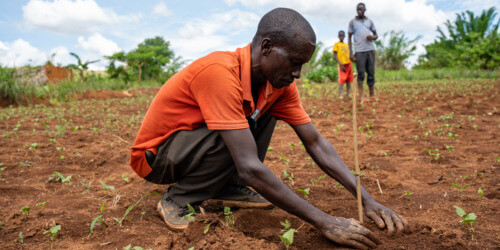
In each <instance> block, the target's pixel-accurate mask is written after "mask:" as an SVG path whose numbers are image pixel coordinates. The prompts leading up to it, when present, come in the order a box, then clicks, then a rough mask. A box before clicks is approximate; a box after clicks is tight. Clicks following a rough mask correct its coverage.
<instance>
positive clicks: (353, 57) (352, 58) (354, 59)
mask: <svg viewBox="0 0 500 250" xmlns="http://www.w3.org/2000/svg"><path fill="white" fill-rule="evenodd" d="M349 59H351V61H353V62H356V54H351V56H349Z"/></svg>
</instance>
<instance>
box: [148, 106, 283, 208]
mask: <svg viewBox="0 0 500 250" xmlns="http://www.w3.org/2000/svg"><path fill="white" fill-rule="evenodd" d="M275 125H276V119H275V118H274V117H273V116H271V115H269V114H265V115H263V116H262V117H260V118H259V119H258V121H257V128H256V129H255V130H254V131H252V133H253V136H254V138H255V143H256V144H257V149H258V157H259V159H260V160H261V161H262V162H263V161H264V158H265V156H266V153H267V148H268V147H269V143H270V142H271V136H272V134H273V132H274V127H275ZM150 165H151V168H152V169H153V171H152V172H151V173H150V174H149V175H148V176H146V177H145V178H144V179H146V180H148V181H150V182H153V183H156V184H171V183H175V184H174V185H172V186H170V188H169V190H168V195H169V196H170V198H171V199H172V200H173V201H174V202H176V203H177V204H179V205H181V206H185V205H186V204H188V203H189V204H199V203H201V202H202V201H204V200H208V199H210V198H212V197H214V196H215V195H216V194H217V193H219V192H220V191H221V190H222V188H223V187H224V185H226V184H232V185H239V186H246V185H247V183H244V181H243V180H241V179H240V178H239V176H238V172H237V171H236V167H235V165H234V161H233V159H232V157H231V155H230V153H229V150H228V149H227V147H226V145H225V143H224V141H223V139H222V137H221V136H220V134H219V132H217V131H214V130H209V129H208V128H207V127H206V126H203V127H200V128H198V129H195V130H192V131H187V130H181V131H178V132H176V133H175V134H173V135H172V136H170V137H169V138H168V139H167V140H166V141H165V142H164V143H163V144H161V145H160V146H159V147H158V153H157V154H156V157H155V158H154V161H153V162H152V164H150Z"/></svg>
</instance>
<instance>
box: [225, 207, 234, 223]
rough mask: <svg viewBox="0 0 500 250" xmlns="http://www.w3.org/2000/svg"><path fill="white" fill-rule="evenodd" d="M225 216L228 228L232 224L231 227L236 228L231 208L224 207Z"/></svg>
mask: <svg viewBox="0 0 500 250" xmlns="http://www.w3.org/2000/svg"><path fill="white" fill-rule="evenodd" d="M224 215H225V217H226V226H229V224H231V227H233V226H234V215H233V212H231V208H230V207H224Z"/></svg>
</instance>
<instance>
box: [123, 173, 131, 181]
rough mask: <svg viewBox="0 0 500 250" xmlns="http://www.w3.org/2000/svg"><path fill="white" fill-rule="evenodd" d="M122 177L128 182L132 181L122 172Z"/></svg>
mask: <svg viewBox="0 0 500 250" xmlns="http://www.w3.org/2000/svg"><path fill="white" fill-rule="evenodd" d="M122 179H123V180H124V181H125V182H126V183H129V182H130V179H129V178H128V177H127V176H126V175H125V174H122Z"/></svg>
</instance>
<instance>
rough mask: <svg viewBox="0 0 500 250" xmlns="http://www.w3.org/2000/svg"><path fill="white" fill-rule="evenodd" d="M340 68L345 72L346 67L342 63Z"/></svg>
mask: <svg viewBox="0 0 500 250" xmlns="http://www.w3.org/2000/svg"><path fill="white" fill-rule="evenodd" d="M340 69H341V70H342V72H345V67H344V65H342V64H340Z"/></svg>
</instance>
